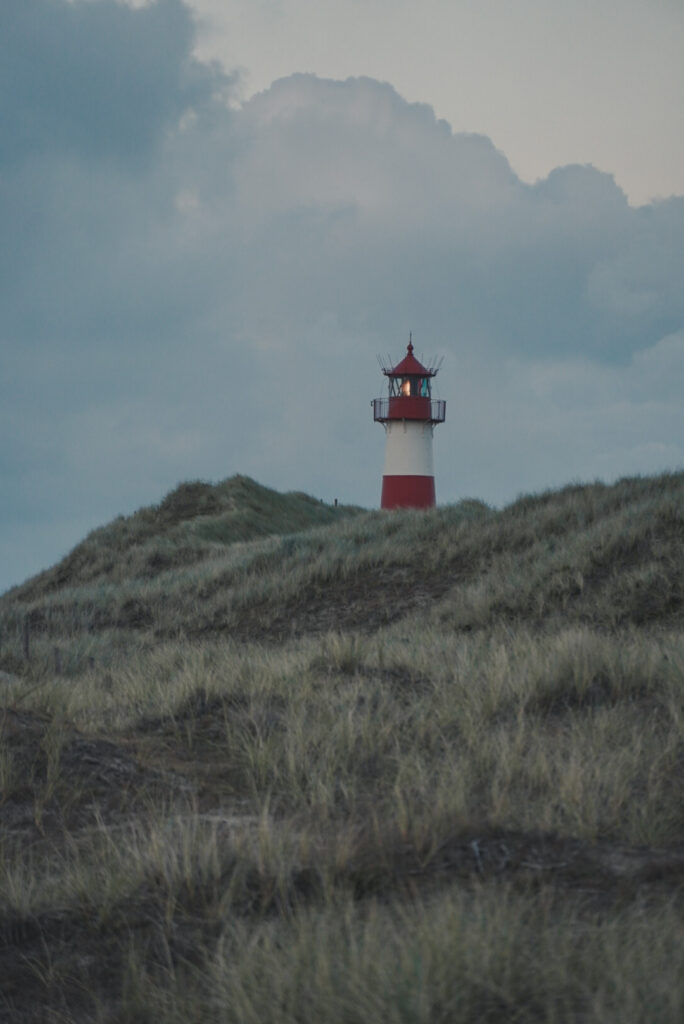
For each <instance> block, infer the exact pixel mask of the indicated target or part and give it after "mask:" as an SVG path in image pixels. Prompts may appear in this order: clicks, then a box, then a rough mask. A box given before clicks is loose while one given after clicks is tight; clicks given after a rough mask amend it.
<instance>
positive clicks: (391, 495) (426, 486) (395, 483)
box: [380, 476, 435, 508]
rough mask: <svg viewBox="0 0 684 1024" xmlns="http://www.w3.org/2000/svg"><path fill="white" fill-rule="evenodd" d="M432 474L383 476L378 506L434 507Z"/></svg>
mask: <svg viewBox="0 0 684 1024" xmlns="http://www.w3.org/2000/svg"><path fill="white" fill-rule="evenodd" d="M434 505H435V478H434V476H383V478H382V498H381V500H380V508H434Z"/></svg>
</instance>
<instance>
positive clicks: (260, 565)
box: [0, 473, 684, 1024]
mask: <svg viewBox="0 0 684 1024" xmlns="http://www.w3.org/2000/svg"><path fill="white" fill-rule="evenodd" d="M250 531H251V532H250ZM683 622H684V474H681V473H680V474H667V475H663V476H660V477H655V478H644V479H630V480H624V481H620V482H619V483H617V484H615V485H613V486H606V485H602V484H594V485H588V486H571V487H567V488H565V489H563V490H561V491H557V492H549V493H546V494H542V495H537V496H526V497H523V498H520V499H519V500H518V501H516V502H514V503H513V504H512V505H510V506H509V507H507V508H505V509H503V510H501V511H496V510H492V509H489V508H487V507H486V506H484V505H483V504H482V503H479V502H474V501H468V502H461V503H459V504H458V505H454V506H446V507H443V508H438V509H435V510H432V511H430V512H425V513H418V512H399V513H392V514H387V513H379V512H362V511H360V510H358V509H348V508H342V507H340V508H334V509H333V508H332V507H330V506H325V505H323V504H322V503H320V502H316V501H315V500H314V499H310V498H307V497H306V496H303V495H275V494H274V492H269V491H267V490H266V489H265V488H260V487H259V485H256V484H254V483H253V481H248V480H246V478H240V477H238V478H233V480H231V481H226V482H224V483H223V484H219V485H216V486H214V487H212V486H211V485H206V484H189V485H182V486H181V487H180V488H178V489H177V490H176V491H175V492H172V494H171V495H169V496H167V498H166V499H164V501H163V502H161V503H160V505H159V506H156V507H155V508H154V509H151V510H141V511H140V512H138V513H136V515H135V516H133V517H129V519H128V520H117V521H115V522H114V523H113V524H110V526H108V527H103V528H102V529H101V530H100V531H95V532H94V533H93V534H92V535H90V537H89V538H87V539H86V541H84V542H83V544H82V545H79V547H78V548H76V549H75V551H74V552H72V554H71V555H70V556H68V557H67V559H65V560H64V561H63V562H62V563H60V565H58V566H56V567H54V569H51V570H48V571H47V572H45V573H43V574H41V575H40V576H38V577H36V578H34V579H33V580H30V581H28V582H27V583H26V584H24V585H23V586H22V587H19V588H15V589H14V590H13V591H11V592H10V593H8V594H7V595H4V596H3V597H2V598H0V670H2V673H3V674H1V675H0V694H2V698H1V699H2V702H3V705H4V706H3V710H2V711H0V731H1V732H2V737H1V738H2V746H1V748H0V790H1V792H2V798H1V802H0V879H1V881H0V936H2V939H1V940H0V976H1V977H5V978H8V979H9V981H8V982H7V983H6V984H5V985H0V991H1V992H2V995H1V996H0V1019H2V1015H3V1013H4V1014H5V1015H6V1016H7V1019H12V1020H15V1019H16V1020H42V1019H46V1018H47V1019H51V1018H50V1017H49V1016H48V1008H49V1012H51V1013H52V1014H53V1017H52V1019H55V1020H60V1021H63V1020H68V1021H72V1020H73V1021H81V1020H83V1021H86V1020H93V1019H95V1020H103V1021H104V1020H122V1021H123V1020H147V1019H150V1018H151V1017H152V1016H153V1015H155V1016H156V1017H157V1019H161V1020H169V1021H174V1020H177V1021H187V1020H212V1021H213V1020H218V1021H236V1022H237V1021H255V1022H256V1021H283V1022H285V1021H288V1022H289V1021H295V1020H296V1021H312V1022H314V1021H321V1020H331V1021H338V1020H339V1021H354V1022H356V1021H358V1022H359V1024H360V1022H366V1021H376V1020H377V1021H383V1022H384V1021H397V1022H406V1021H416V1022H418V1021H424V1022H428V1021H430V1022H431V1021H444V1022H447V1021H449V1022H450V1021H496V1022H498V1021H501V1022H504V1021H506V1022H508V1021H511V1020H519V1021H572V1022H578V1024H579V1022H582V1024H584V1022H587V1021H596V1022H598V1021H606V1020H615V1021H618V1020H619V1021H644V1022H647V1021H648V1022H658V1021H673V1022H674V1021H677V1022H678V1021H679V1020H681V1019H682V1017H684V983H682V978H683V977H684V953H683V950H684V941H682V940H684V928H683V927H682V910H683V908H684V901H683V899H682V895H683V883H684V788H683V783H682V779H683V778H684V735H683V733H684V685H683V684H684V634H683V630H682V625H683ZM27 645H28V657H27V656H26V647H27Z"/></svg>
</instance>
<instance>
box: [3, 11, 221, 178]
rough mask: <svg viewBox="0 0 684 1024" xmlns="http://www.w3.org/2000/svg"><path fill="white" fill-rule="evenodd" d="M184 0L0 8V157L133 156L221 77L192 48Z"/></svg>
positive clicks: (143, 152)
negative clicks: (137, 4) (194, 55)
mask: <svg viewBox="0 0 684 1024" xmlns="http://www.w3.org/2000/svg"><path fill="white" fill-rule="evenodd" d="M193 35H194V30H193V23H192V19H191V16H190V13H189V10H188V8H187V6H186V5H185V4H184V3H182V0H156V2H155V3H153V4H150V5H148V6H145V7H141V8H138V9H133V8H131V7H128V6H127V5H126V4H125V3H121V2H119V0H100V2H97V3H92V2H83V0H77V2H75V3H73V4H71V3H65V2H64V0H21V3H8V4H3V6H2V8H0V38H2V41H3V42H2V55H3V59H2V63H1V64H0V118H1V119H2V123H3V132H2V135H1V136H0V163H2V164H4V165H10V166H11V165H12V164H13V163H15V162H17V161H23V160H26V159H30V158H31V157H36V156H38V155H40V154H41V153H45V152H56V151H57V152H63V153H76V154H78V155H79V156H81V157H83V158H99V159H103V160H112V159H114V160H117V161H121V162H124V163H128V162H129V161H138V160H139V159H141V158H142V157H144V156H147V155H149V151H150V148H151V147H152V146H154V144H155V142H157V141H158V139H159V137H160V135H161V133H162V132H163V131H164V130H165V129H166V128H168V127H169V126H171V125H173V124H175V122H176V120H177V118H178V117H179V116H180V115H181V114H182V113H183V112H184V111H185V110H187V109H188V108H191V107H192V106H193V105H194V104H195V103H197V102H201V101H202V100H203V99H204V98H205V97H206V95H207V93H211V92H213V91H214V90H216V89H217V88H218V87H219V86H221V85H223V84H225V76H223V75H222V74H220V73H219V72H218V71H217V69H216V68H215V67H212V66H207V65H202V64H200V63H199V62H198V61H196V60H194V59H193V58H192V56H191V54H190V48H191V44H192V40H193Z"/></svg>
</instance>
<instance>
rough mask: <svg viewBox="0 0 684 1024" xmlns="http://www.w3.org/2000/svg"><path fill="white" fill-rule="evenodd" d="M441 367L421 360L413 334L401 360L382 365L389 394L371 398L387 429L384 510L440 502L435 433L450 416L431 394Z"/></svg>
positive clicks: (428, 505) (379, 417)
mask: <svg viewBox="0 0 684 1024" xmlns="http://www.w3.org/2000/svg"><path fill="white" fill-rule="evenodd" d="M438 370H439V366H436V367H435V366H423V364H422V363H420V362H418V360H417V359H416V357H415V356H414V354H413V343H412V339H411V335H409V343H408V347H407V349H406V355H405V356H404V358H403V359H402V360H401V362H400V363H397V365H396V366H392V367H389V366H382V372H383V373H384V375H385V377H387V383H388V395H387V398H374V399H373V400H372V402H371V405H372V406H373V419H374V420H375V422H376V423H382V425H383V426H384V428H385V469H384V472H383V476H382V499H381V501H380V507H381V508H432V507H433V506H434V504H435V471H434V466H433V461H432V433H433V431H434V428H435V425H436V424H437V423H444V417H445V414H446V402H443V401H440V400H437V399H434V398H433V397H432V378H433V377H436V376H437V371H438Z"/></svg>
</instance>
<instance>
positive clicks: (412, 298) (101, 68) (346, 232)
mask: <svg viewBox="0 0 684 1024" xmlns="http://www.w3.org/2000/svg"><path fill="white" fill-rule="evenodd" d="M683 44H684V5H682V3H681V0H649V2H648V3H646V2H640V0H621V3H620V4H616V3H615V0H611V2H610V3H609V2H607V0H593V2H592V3H591V4H589V3H588V2H586V3H585V0H575V2H574V3H573V4H568V3H567V2H560V0H518V2H517V3H516V4H510V3H507V2H504V0H478V2H475V0H451V2H450V3H447V2H444V0H424V2H423V3H422V4H420V5H418V4H416V3H408V2H404V0H392V2H391V3H390V0H365V2H364V3H361V2H358V0H347V2H346V3H344V4H340V3H339V2H337V3H333V2H332V0H317V2H314V0H270V2H267V0H249V2H247V0H235V2H229V0H221V2H219V0H194V2H192V3H190V2H183V0H154V2H152V3H140V2H136V3H128V4H125V3H122V2H117V0H7V2H5V3H3V4H2V5H0V228H1V230H0V591H2V590H4V589H6V588H7V587H10V586H11V585H13V584H15V583H19V582H21V581H22V580H23V579H25V578H26V577H27V576H29V575H31V574H33V573H34V572H37V571H39V570H40V569H42V568H45V567H47V566H48V565H50V564H52V563H54V562H55V561H56V560H57V559H58V558H60V557H62V556H63V555H64V554H66V553H67V551H68V550H69V549H70V548H71V547H73V546H74V545H75V544H76V543H77V542H78V541H79V540H81V539H82V538H83V537H84V536H85V535H86V534H87V532H88V531H89V530H91V529H93V528H95V527H96V526H98V525H101V524H103V523H105V522H108V521H109V520H111V519H112V518H114V517H115V516H116V515H119V514H129V513H131V512H133V511H134V510H135V509H137V508H139V507H141V506H142V505H147V504H151V503H155V502H158V501H160V500H161V498H162V497H163V496H164V495H165V494H166V493H167V492H168V491H169V490H171V489H172V488H173V487H174V486H176V484H177V483H179V482H180V481H182V480H190V479H205V480H213V481H217V480H221V479H224V478H225V477H227V476H230V475H232V474H234V473H244V474H247V475H249V476H252V477H254V478H255V479H257V480H259V481H260V482H261V483H263V484H266V485H268V486H272V487H276V488H277V489H279V490H304V491H306V492H308V493H310V494H313V495H315V496H317V497H320V498H323V499H325V500H327V501H332V500H333V499H334V498H338V499H339V500H340V501H345V502H355V503H359V504H362V505H366V506H368V507H376V506H377V505H378V503H379V497H380V484H381V475H382V462H383V449H384V435H383V431H382V428H381V427H380V426H378V425H377V424H373V422H372V413H371V409H370V400H371V399H372V398H374V397H378V396H379V395H381V394H382V393H383V391H384V378H383V377H382V375H381V373H380V371H379V368H378V364H377V360H376V355H377V354H382V355H383V356H384V357H385V359H388V358H389V357H390V356H391V358H392V360H394V361H398V360H399V359H400V358H401V357H402V355H403V353H404V352H405V346H406V344H407V342H408V334H409V331H412V332H413V341H414V345H415V348H416V353H417V355H418V356H420V355H421V354H423V355H424V356H425V357H426V358H428V357H431V356H433V355H435V354H436V355H439V356H444V362H443V365H442V368H441V370H440V373H439V376H438V377H437V381H436V384H437V390H438V396H439V397H441V398H444V399H446V402H447V413H446V422H445V424H444V425H443V426H439V427H438V428H437V429H436V430H435V438H434V447H435V467H436V485H437V497H438V501H439V502H440V503H442V502H452V501H457V500H459V499H461V498H464V497H477V498H480V499H483V500H485V501H487V502H488V503H490V504H493V505H497V506H498V505H501V504H503V503H505V502H507V501H510V500H512V499H513V498H515V497H516V495H518V494H520V493H526V492H530V491H539V490H543V489H546V488H549V487H556V486H561V485H563V484H565V483H568V482H571V481H573V482H574V481H591V480H594V479H602V480H605V481H611V480H614V479H617V478H619V477H620V476H624V475H632V474H648V473H655V472H660V471H662V470H667V469H679V468H681V467H682V465H683V464H684V403H682V398H681V396H682V393H683V391H684V288H683V287H682V283H683V281H684V130H683V129H684V123H683V122H684V117H683V112H684V104H682V100H681V97H682V96H684V62H682V61H681V59H680V55H681V53H682V52H684V45H683Z"/></svg>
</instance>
